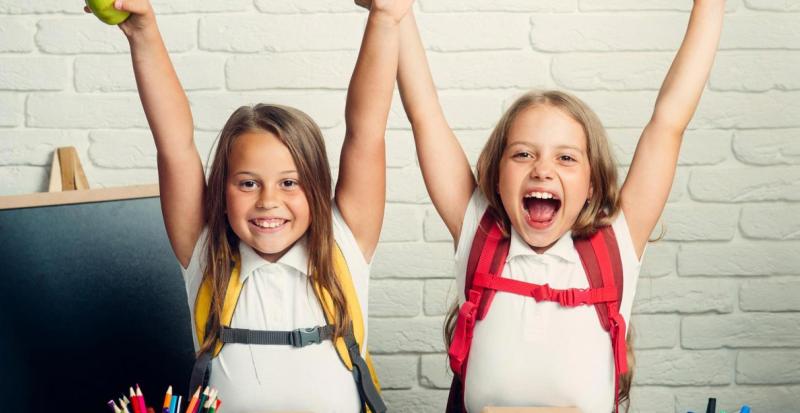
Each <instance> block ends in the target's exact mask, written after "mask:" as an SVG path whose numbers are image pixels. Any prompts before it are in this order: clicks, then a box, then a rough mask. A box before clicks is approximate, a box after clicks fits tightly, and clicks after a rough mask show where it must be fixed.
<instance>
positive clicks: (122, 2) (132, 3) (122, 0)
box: [114, 0, 150, 14]
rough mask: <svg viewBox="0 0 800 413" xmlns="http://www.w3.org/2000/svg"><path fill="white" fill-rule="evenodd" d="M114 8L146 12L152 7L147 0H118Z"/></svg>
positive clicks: (131, 11) (140, 12)
mask: <svg viewBox="0 0 800 413" xmlns="http://www.w3.org/2000/svg"><path fill="white" fill-rule="evenodd" d="M114 8H115V9H117V10H122V11H127V12H129V13H133V14H144V13H147V11H148V10H149V9H150V3H149V2H148V1H147V0H116V1H115V2H114Z"/></svg>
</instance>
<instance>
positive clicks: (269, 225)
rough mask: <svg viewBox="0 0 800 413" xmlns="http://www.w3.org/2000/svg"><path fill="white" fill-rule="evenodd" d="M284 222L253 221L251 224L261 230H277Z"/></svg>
mask: <svg viewBox="0 0 800 413" xmlns="http://www.w3.org/2000/svg"><path fill="white" fill-rule="evenodd" d="M285 222H286V221H284V220H270V221H267V220H254V221H253V223H254V224H256V226H258V227H261V228H278V227H279V226H281V225H283V224H284V223H285Z"/></svg>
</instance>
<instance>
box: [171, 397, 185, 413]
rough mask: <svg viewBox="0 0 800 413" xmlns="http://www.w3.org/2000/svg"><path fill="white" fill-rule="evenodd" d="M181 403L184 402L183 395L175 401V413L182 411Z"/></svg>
mask: <svg viewBox="0 0 800 413" xmlns="http://www.w3.org/2000/svg"><path fill="white" fill-rule="evenodd" d="M181 403H183V396H181V395H180V394H179V395H178V402H177V403H175V411H174V412H173V413H181Z"/></svg>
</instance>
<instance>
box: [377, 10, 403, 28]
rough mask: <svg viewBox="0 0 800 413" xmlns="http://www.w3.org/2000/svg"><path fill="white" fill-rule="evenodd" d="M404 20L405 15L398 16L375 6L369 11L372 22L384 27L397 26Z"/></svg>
mask: <svg viewBox="0 0 800 413" xmlns="http://www.w3.org/2000/svg"><path fill="white" fill-rule="evenodd" d="M402 20H403V16H399V17H398V16H395V15H393V14H391V13H390V12H388V11H385V10H378V9H376V8H375V7H373V8H372V9H371V10H370V12H369V21H370V23H371V24H374V25H379V26H382V27H396V26H397V25H399V24H400V21H402Z"/></svg>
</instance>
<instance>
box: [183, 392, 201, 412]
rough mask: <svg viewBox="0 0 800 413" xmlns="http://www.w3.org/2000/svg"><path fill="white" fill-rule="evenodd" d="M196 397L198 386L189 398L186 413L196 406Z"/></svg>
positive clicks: (198, 393)
mask: <svg viewBox="0 0 800 413" xmlns="http://www.w3.org/2000/svg"><path fill="white" fill-rule="evenodd" d="M198 397H200V387H198V388H197V390H195V391H194V394H193V395H192V398H191V399H190V400H189V406H188V407H186V413H194V407H195V406H197V398H198Z"/></svg>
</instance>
